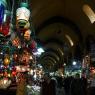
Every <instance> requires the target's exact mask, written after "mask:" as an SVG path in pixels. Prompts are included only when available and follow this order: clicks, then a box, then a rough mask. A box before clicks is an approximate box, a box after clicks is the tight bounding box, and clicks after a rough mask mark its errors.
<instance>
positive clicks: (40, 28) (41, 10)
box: [15, 0, 95, 69]
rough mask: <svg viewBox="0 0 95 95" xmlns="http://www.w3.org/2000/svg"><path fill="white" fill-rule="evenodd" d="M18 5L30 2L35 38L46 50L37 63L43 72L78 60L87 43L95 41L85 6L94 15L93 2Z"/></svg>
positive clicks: (42, 0)
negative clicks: (42, 66)
mask: <svg viewBox="0 0 95 95" xmlns="http://www.w3.org/2000/svg"><path fill="white" fill-rule="evenodd" d="M18 1H19V0H18ZM18 1H16V3H15V4H18ZM21 1H29V5H30V9H31V20H30V22H31V23H32V25H33V27H32V28H33V29H34V30H35V33H34V34H35V35H34V36H35V39H36V41H37V43H38V44H40V45H42V47H43V48H44V49H45V53H43V54H42V55H41V57H40V61H39V63H41V64H44V67H45V68H47V69H48V68H52V67H54V66H55V67H56V66H57V67H58V66H61V65H62V64H63V63H64V62H66V63H67V64H69V62H70V61H69V59H72V57H73V58H76V59H78V60H81V58H82V56H83V55H84V54H85V53H87V52H88V50H87V49H88V47H87V46H88V45H87V43H88V39H92V37H93V39H94V37H95V23H91V21H90V19H89V17H88V16H87V15H86V13H85V12H84V6H85V5H88V6H89V7H90V8H91V9H92V10H93V12H94V11H95V1H94V0H21ZM89 37H90V38H89ZM46 64H47V65H46ZM56 64H57V65H56Z"/></svg>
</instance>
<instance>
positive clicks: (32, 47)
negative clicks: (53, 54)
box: [29, 40, 37, 52]
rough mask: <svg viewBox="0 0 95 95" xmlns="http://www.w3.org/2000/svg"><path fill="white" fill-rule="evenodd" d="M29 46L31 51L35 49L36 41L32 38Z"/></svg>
mask: <svg viewBox="0 0 95 95" xmlns="http://www.w3.org/2000/svg"><path fill="white" fill-rule="evenodd" d="M29 48H30V49H31V50H32V52H35V51H37V43H36V42H35V41H34V40H32V41H31V42H30V44H29Z"/></svg>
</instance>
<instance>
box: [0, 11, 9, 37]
mask: <svg viewBox="0 0 95 95" xmlns="http://www.w3.org/2000/svg"><path fill="white" fill-rule="evenodd" d="M0 32H1V34H2V35H3V36H8V35H10V12H9V11H8V10H5V13H4V19H3V23H2V28H1V30H0Z"/></svg>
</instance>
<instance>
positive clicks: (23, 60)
mask: <svg viewBox="0 0 95 95" xmlns="http://www.w3.org/2000/svg"><path fill="white" fill-rule="evenodd" d="M29 61H30V53H29V52H28V50H26V49H25V50H24V51H23V53H22V55H21V64H22V65H28V64H29Z"/></svg>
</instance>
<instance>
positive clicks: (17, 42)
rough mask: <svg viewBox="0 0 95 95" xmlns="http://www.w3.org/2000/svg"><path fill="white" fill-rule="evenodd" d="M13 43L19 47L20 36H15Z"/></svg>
mask: <svg viewBox="0 0 95 95" xmlns="http://www.w3.org/2000/svg"><path fill="white" fill-rule="evenodd" d="M12 44H13V46H15V47H19V46H20V39H19V38H18V37H15V38H14V39H13V40H12Z"/></svg>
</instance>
